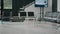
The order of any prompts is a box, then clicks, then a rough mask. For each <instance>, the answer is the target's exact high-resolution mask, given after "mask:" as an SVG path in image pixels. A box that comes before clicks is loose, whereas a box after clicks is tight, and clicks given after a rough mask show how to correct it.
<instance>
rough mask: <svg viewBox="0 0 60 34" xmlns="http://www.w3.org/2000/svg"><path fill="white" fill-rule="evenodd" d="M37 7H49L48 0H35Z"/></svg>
mask: <svg viewBox="0 0 60 34" xmlns="http://www.w3.org/2000/svg"><path fill="white" fill-rule="evenodd" d="M35 6H36V7H48V0H35Z"/></svg>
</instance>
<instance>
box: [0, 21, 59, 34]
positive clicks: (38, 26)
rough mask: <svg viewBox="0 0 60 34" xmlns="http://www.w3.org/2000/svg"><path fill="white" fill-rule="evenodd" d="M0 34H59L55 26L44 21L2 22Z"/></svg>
mask: <svg viewBox="0 0 60 34" xmlns="http://www.w3.org/2000/svg"><path fill="white" fill-rule="evenodd" d="M3 23H4V24H1V25H0V34H60V29H58V30H56V25H54V23H51V22H45V21H41V22H40V21H24V22H3Z"/></svg>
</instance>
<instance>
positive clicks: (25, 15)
mask: <svg viewBox="0 0 60 34" xmlns="http://www.w3.org/2000/svg"><path fill="white" fill-rule="evenodd" d="M32 17H33V18H34V12H19V14H18V16H12V17H11V16H3V17H2V20H3V21H21V20H25V19H33V18H32ZM34 19H35V18H34Z"/></svg>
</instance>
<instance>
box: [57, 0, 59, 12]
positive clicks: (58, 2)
mask: <svg viewBox="0 0 60 34" xmlns="http://www.w3.org/2000/svg"><path fill="white" fill-rule="evenodd" d="M57 11H58V12H60V0H58V1H57Z"/></svg>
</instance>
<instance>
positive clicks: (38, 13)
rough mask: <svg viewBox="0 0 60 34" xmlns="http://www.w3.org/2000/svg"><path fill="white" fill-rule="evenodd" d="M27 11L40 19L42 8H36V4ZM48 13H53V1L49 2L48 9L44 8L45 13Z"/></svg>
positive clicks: (49, 0) (26, 9)
mask: <svg viewBox="0 0 60 34" xmlns="http://www.w3.org/2000/svg"><path fill="white" fill-rule="evenodd" d="M25 11H26V12H28V11H33V12H34V14H35V17H36V18H37V19H38V18H39V15H40V7H35V5H34V4H32V5H31V6H29V7H27V8H25ZM46 11H52V0H48V7H47V8H44V12H46Z"/></svg>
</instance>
